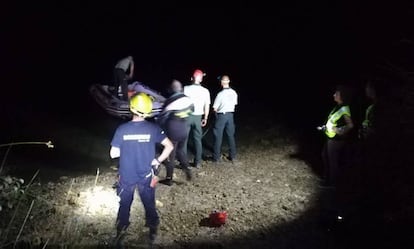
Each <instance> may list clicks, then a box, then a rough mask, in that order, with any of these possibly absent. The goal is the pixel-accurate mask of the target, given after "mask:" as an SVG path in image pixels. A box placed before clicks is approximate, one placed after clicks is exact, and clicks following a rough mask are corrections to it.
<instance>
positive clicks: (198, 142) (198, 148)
mask: <svg viewBox="0 0 414 249" xmlns="http://www.w3.org/2000/svg"><path fill="white" fill-rule="evenodd" d="M201 116H202V115H190V116H189V117H188V126H189V127H188V137H187V139H186V142H185V144H186V145H185V151H188V142H189V140H190V139H191V140H192V142H193V144H194V151H195V152H194V163H195V164H198V163H201V160H202V155H203V144H202V139H203V129H202V127H201Z"/></svg>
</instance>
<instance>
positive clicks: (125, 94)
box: [121, 74, 128, 101]
mask: <svg viewBox="0 0 414 249" xmlns="http://www.w3.org/2000/svg"><path fill="white" fill-rule="evenodd" d="M121 94H122V96H121V99H122V100H125V101H128V80H127V79H126V78H125V74H124V78H123V79H122V81H121Z"/></svg>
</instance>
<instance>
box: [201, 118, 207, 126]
mask: <svg viewBox="0 0 414 249" xmlns="http://www.w3.org/2000/svg"><path fill="white" fill-rule="evenodd" d="M206 125H207V119H202V120H201V127H204V126H206Z"/></svg>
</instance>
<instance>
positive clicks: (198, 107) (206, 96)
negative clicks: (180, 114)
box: [184, 84, 211, 115]
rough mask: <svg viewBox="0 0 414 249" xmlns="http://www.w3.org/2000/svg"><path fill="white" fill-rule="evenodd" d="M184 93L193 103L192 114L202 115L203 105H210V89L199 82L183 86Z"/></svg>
mask: <svg viewBox="0 0 414 249" xmlns="http://www.w3.org/2000/svg"><path fill="white" fill-rule="evenodd" d="M184 94H185V95H187V96H188V97H189V98H190V99H191V101H192V102H193V104H194V112H193V113H192V115H203V114H204V105H210V104H211V100H210V91H209V90H208V89H207V88H205V87H204V86H202V85H200V84H192V85H187V86H184Z"/></svg>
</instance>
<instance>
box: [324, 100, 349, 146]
mask: <svg viewBox="0 0 414 249" xmlns="http://www.w3.org/2000/svg"><path fill="white" fill-rule="evenodd" d="M335 109H336V108H334V109H333V110H332V111H331V112H330V113H329V116H328V121H326V124H325V127H326V129H325V134H326V135H327V136H328V137H329V138H333V137H334V136H335V135H336V133H335V131H334V130H333V128H334V127H336V126H337V122H338V120H339V119H340V118H341V117H342V116H344V115H348V116H351V110H350V109H349V106H347V105H344V106H342V107H341V108H339V109H338V110H336V111H335Z"/></svg>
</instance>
